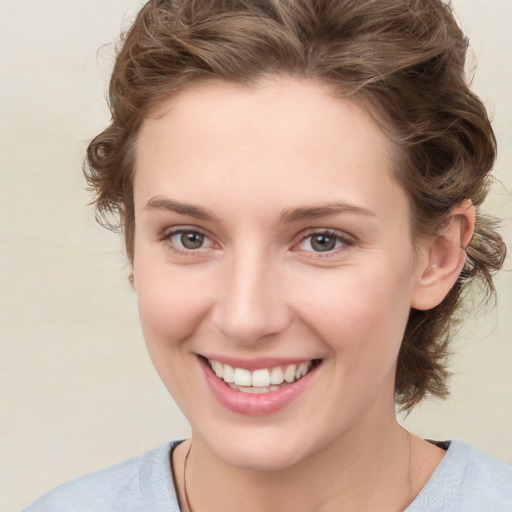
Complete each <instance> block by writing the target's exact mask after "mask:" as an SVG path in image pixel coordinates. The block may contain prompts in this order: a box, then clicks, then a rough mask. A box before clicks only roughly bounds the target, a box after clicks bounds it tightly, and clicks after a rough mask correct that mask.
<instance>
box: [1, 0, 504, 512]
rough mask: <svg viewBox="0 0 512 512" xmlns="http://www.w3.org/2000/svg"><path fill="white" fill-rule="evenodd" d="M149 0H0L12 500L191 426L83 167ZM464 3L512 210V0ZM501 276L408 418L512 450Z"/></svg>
mask: <svg viewBox="0 0 512 512" xmlns="http://www.w3.org/2000/svg"><path fill="white" fill-rule="evenodd" d="M140 4H141V2H140V1H139V0H25V1H24V2H20V1H19V0H3V1H1V2H0V48H1V51H0V69H1V70H2V80H1V81H0V97H1V98H2V101H1V104H2V106H1V114H0V137H1V138H0V141H1V151H0V209H1V210H0V251H1V264H0V301H1V302H0V336H1V345H0V349H1V354H0V371H1V377H0V378H1V381H0V407H1V419H0V464H1V470H0V485H1V487H0V511H1V512H10V511H15V510H18V509H19V508H20V507H22V506H23V505H26V504H28V503H29V502H30V501H32V500H33V499H35V498H37V497H38V496H39V495H41V494H42V493H43V492H45V491H46V490H48V489H50V488H52V487H54V486H56V485H57V484H59V483H61V482H64V481H66V480H68V479H70V478H73V477H76V476H79V475H81V474H84V473H86V472H89V471H92V470H94V469H97V468H100V467H103V466H106V465H109V464H112V463H114V462H117V461H120V460H123V459H125V458H128V457H130V456H132V455H136V454H139V453H142V452H144V451H146V450H148V449H150V448H152V447H154V446H157V445H159V444H161V443H164V442H166V441H168V440H171V439H174V438H181V437H184V436H187V433H188V426H187V423H186V421H185V420H184V419H183V417H182V416H181V414H180V413H179V411H178V410H177V408H176V406H175V405H174V404H173V402H172V399H171V398H170V397H169V396H168V395H167V392H166V391H165V389H164V387H163V386H162V385H161V384H160V382H159V380H158V378H157V376H156V374H155V372H154V371H153V369H152V367H151V364H150V362H149V359H148V357H147V355H146V351H145V347H144V343H143V340H142V336H141V333H140V329H139V326H138V318H137V311H136V300H135V296H134V294H133V293H132V291H131V289H130V288H129V286H128V282H127V275H128V269H127V266H126V260H125V257H124V255H123V252H122V244H121V241H120V240H119V238H118V237H117V236H116V235H113V234H110V233H108V232H105V231H104V230H102V229H101V228H99V227H98V226H96V225H95V223H94V221H93V213H92V212H91V209H90V208H87V206H86V203H87V201H88V194H87V192H86V191H85V190H84V181H83V178H82V175H81V163H82V160H83V156H84V150H85V147H86V144H87V140H88V139H89V138H90V137H92V136H93V135H94V134H95V133H96V132H97V131H99V130H100V129H102V127H103V126H104V124H105V123H106V121H107V119H108V111H107V108H106V105H105V101H104V95H105V91H106V84H107V80H108V75H109V71H110V69H111V65H112V55H113V45H112V44H110V43H111V42H112V41H113V40H114V39H115V38H116V36H117V34H118V33H119V30H120V28H121V27H122V26H126V25H127V24H128V23H129V21H130V20H131V19H132V18H133V17H134V15H135V14H136V12H137V9H138V7H139V6H140ZM454 5H455V8H456V10H457V12H458V14H459V18H460V20H461V22H462V24H463V26H464V28H465V30H466V31H467V33H468V34H469V35H470V37H471V40H472V48H473V51H474V53H475V57H474V58H473V59H472V62H473V63H474V62H475V61H476V62H478V67H477V72H476V77H475V79H474V88H475V89H476V91H477V92H478V93H479V94H481V95H482V97H483V98H484V100H485V102H486V104H487V106H488V108H489V110H490V111H491V113H492V117H493V118H494V127H495V129H496V132H497V135H498V139H499V140H500V142H501V145H500V158H499V162H498V165H497V167H496V172H495V174H496V176H497V177H498V178H499V179H500V180H501V181H502V182H503V185H504V186H501V185H498V186H496V187H495V189H494V192H493V197H492V199H491V201H490V202H489V207H488V209H489V210H490V211H491V212H493V213H495V214H497V215H499V216H502V217H506V218H508V219H511V218H512V199H511V195H510V193H509V192H507V191H506V189H505V187H506V188H508V190H512V171H511V168H512V93H511V88H512V85H511V84H512V66H511V60H510V59H511V54H512V35H511V33H510V26H509V25H510V20H511V19H512V2H510V0H457V1H455V2H454ZM511 224H512V223H511V222H510V221H508V223H507V224H506V226H505V227H504V229H503V233H504V235H505V238H506V239H507V241H508V243H509V246H510V242H511V241H512V227H511ZM507 267H508V269H510V268H511V267H512V265H511V263H510V258H509V260H508V263H507ZM497 285H498V290H499V295H500V301H499V306H498V308H497V309H496V310H493V311H491V312H490V314H488V315H487V316H486V317H485V318H484V317H478V318H475V317H474V315H470V318H469V319H468V320H467V321H466V322H465V324H464V327H463V330H462V332H461V333H460V335H459V336H458V337H457V340H456V342H455V344H454V347H456V349H457V354H456V356H455V357H453V360H452V370H453V372H454V373H455V376H454V378H453V382H452V391H453V396H452V398H451V399H450V400H448V401H447V402H445V403H440V402H431V403H427V404H425V405H424V406H422V407H421V408H419V409H418V410H417V411H415V412H414V413H413V414H412V415H411V416H410V417H409V418H407V419H406V420H405V422H406V425H407V426H409V427H410V428H411V429H413V430H415V431H416V432H419V433H420V434H422V435H424V436H427V437H431V438H437V439H450V438H458V439H463V440H465V441H468V442H470V443H471V444H473V445H475V446H476V447H478V448H479V449H481V450H483V451H485V452H488V453H490V454H492V455H493V456H495V457H497V458H499V459H501V460H503V461H505V462H507V463H509V464H512V434H511V431H512V389H511V388H512V342H511V336H510V332H511V328H512V321H511V318H512V315H511V313H512V276H511V273H510V272H509V273H502V275H501V276H500V278H499V279H498V282H497Z"/></svg>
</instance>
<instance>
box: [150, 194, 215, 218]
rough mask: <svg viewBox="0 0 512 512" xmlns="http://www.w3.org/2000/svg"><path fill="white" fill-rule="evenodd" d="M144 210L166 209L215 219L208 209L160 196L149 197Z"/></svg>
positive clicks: (196, 216)
mask: <svg viewBox="0 0 512 512" xmlns="http://www.w3.org/2000/svg"><path fill="white" fill-rule="evenodd" d="M144 210H167V211H170V212H175V213H179V214H181V215H187V216H189V217H193V218H194V219H199V220H207V221H217V219H216V217H215V215H213V213H211V212H209V211H208V210H205V209H203V208H199V207H198V206H193V205H191V204H186V203H179V202H178V201H173V200H172V199H166V198H162V197H153V198H152V199H150V200H149V201H148V202H147V203H146V206H144Z"/></svg>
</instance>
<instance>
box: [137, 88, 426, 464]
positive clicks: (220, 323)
mask: <svg viewBox="0 0 512 512" xmlns="http://www.w3.org/2000/svg"><path fill="white" fill-rule="evenodd" d="M391 150H392V148H391V145H390V143H389V141H388V140H387V139H386V138H385V137H384V135H383V134H382V133H381V132H380V130H379V129H378V128H377V126H376V125H375V123H374V122H373V121H372V120H371V118H370V117H369V116H368V115H367V114H365V113H364V112H363V111H362V110H360V109H359V108H358V107H356V106H355V105H354V104H352V103H351V102H349V101H344V100H340V99H335V98H333V97H332V96H330V95H329V94H328V93H327V92H326V90H325V89H324V88H323V87H322V86H320V85H319V84H317V83H312V82H307V81H298V80H292V79H287V80H285V79H276V80H275V81H269V82H266V83H262V84H261V85H260V86H259V87H258V88H257V89H244V88H240V87H237V86H235V85H231V84H228V83H220V82H217V83H213V82H210V83H206V84H202V85H199V86H196V87H195V88H191V89H189V90H186V91H185V92H182V93H180V94H179V95H177V96H175V97H173V98H171V99H169V100H168V101H167V102H165V103H163V104H162V105H161V106H160V108H159V110H158V112H157V113H156V114H155V116H153V117H152V118H151V119H148V120H147V121H146V122H145V124H144V125H143V128H142V131H141V134H140V139H139V143H138V147H137V162H136V174H135V181H134V188H135V212H136V232H135V250H134V254H135V256H134V262H133V270H134V287H135V290H136V292H137V295H138V302H139V308H140V317H141V323H142V328H143V332H144V336H145V339H146V343H147V346H148V350H149V353H150V355H151V358H152V360H153V362H154V364H155V367H156V369H157V371H158V373H159V374H160V377H161V378H162V380H163V382H164V383H165V385H166V386H167V388H168V389H169V391H170V392H171V394H172V396H173V397H174V398H175V400H176V402H177V403H178V405H179V406H180V407H181V409H182V410H183V412H184V414H185V415H186V416H187V418H188V420H189V421H190V423H191V426H192V431H193V436H194V442H196V440H197V443H199V444H202V446H204V447H206V448H207V449H209V450H210V451H211V452H212V453H213V454H214V455H217V456H218V457H220V458H221V459H223V460H224V461H226V462H228V463H229V464H232V465H234V466H237V467H243V468H248V469H260V470H271V469H277V468H285V467H290V466H291V465H293V464H294V463H298V462H300V461H302V460H304V459H305V458H306V457H308V456H309V455H312V454H314V453H315V452H317V451H319V450H323V449H325V448H329V447H330V446H333V443H343V442H344V441H347V440H349V439H351V440H352V441H353V440H355V439H358V436H359V437H361V438H363V436H364V437H366V438H367V436H370V435H372V433H374V432H375V431H376V430H377V429H382V428H384V427H385V425H386V424H387V423H389V421H391V420H392V418H394V375H395V366H396V359H397V354H398V350H399V347H400V343H401V340H402V336H403V332H404V329H405V325H406V322H407V318H408V314H409V310H410V307H411V304H412V302H413V297H414V293H415V286H416V283H417V281H418V276H419V275H420V274H421V264H420V260H421V257H418V258H415V257H414V251H413V245H412V241H411V235H410V233H411V229H410V225H409V218H410V215H409V206H408V201H407V197H406V195H405V193H404V191H403V189H402V188H401V187H400V186H399V185H398V183H397V182H396V181H395V180H394V179H393V178H392V173H391V155H390V153H391ZM210 364H211V365H213V366H214V370H215V371H216V372H217V373H218V375H220V376H221V378H220V377H218V376H217V375H215V374H214V371H213V370H212V369H211V368H210ZM292 367H293V368H292ZM297 371H298V373H297ZM306 371H308V373H306V374H305V375H304V376H302V377H301V378H299V379H298V380H296V378H297V375H298V376H300V375H301V373H304V372H306ZM283 379H284V380H283ZM225 381H228V383H226V382H225ZM229 381H231V382H229ZM288 381H293V382H288Z"/></svg>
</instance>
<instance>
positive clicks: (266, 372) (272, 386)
mask: <svg viewBox="0 0 512 512" xmlns="http://www.w3.org/2000/svg"><path fill="white" fill-rule="evenodd" d="M203 359H204V360H205V361H206V363H207V364H208V366H209V368H210V369H211V371H212V373H214V374H215V376H216V377H217V378H218V379H219V380H221V381H223V382H224V383H225V384H226V386H228V387H229V388H231V389H233V390H235V391H240V392H242V393H247V394H264V393H272V392H275V391H279V390H280V389H283V388H285V387H287V386H290V385H291V384H293V383H295V382H297V381H299V380H300V379H302V378H303V377H305V376H306V375H307V374H308V373H309V372H310V371H312V370H313V369H314V368H316V367H317V366H318V365H319V364H320V363H321V359H311V360H308V361H302V362H297V363H294V364H285V365H277V366H271V367H267V368H257V369H254V370H249V369H247V368H242V367H235V366H232V365H229V364H226V363H222V362H220V361H216V360H214V359H207V358H203Z"/></svg>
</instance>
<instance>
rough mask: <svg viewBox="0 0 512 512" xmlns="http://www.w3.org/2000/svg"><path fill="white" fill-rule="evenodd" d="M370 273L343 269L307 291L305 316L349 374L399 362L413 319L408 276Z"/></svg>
mask: <svg viewBox="0 0 512 512" xmlns="http://www.w3.org/2000/svg"><path fill="white" fill-rule="evenodd" d="M368 268H369V267H366V269H367V271H366V272H358V271H356V269H342V270H340V271H337V273H336V274H333V275H331V277H330V279H329V280H325V281H324V282H323V283H322V284H313V283H309V286H308V285H307V284H306V283H303V287H304V289H308V294H307V297H305V298H304V300H303V301H302V303H301V304H302V305H301V308H302V313H301V316H302V318H303V319H305V321H306V323H307V324H308V325H309V327H310V328H311V329H313V330H314V331H315V332H316V333H317V334H318V336H319V337H320V338H321V339H323V340H324V341H325V342H326V344H327V345H328V346H329V348H330V350H331V351H332V352H333V353H335V355H336V356H339V357H340V358H341V360H342V362H343V366H344V368H345V370H346V371H354V372H355V373H356V372H358V371H359V372H360V371H361V364H362V363H364V364H366V365H367V367H368V369H369V370H370V369H371V370H373V371H375V370H377V369H378V368H382V367H383V366H386V365H385V364H383V363H384V361H387V366H389V365H390V364H394V362H395V359H396V356H397V353H398V349H399V347H400V344H401V341H402V337H403V333H404V329H405V326H406V323H407V318H408V315H409V310H410V306H409V282H408V279H407V276H406V275H405V274H404V275H397V273H395V275H389V273H385V272H384V271H379V268H376V267H375V266H374V268H373V269H372V270H371V271H368Z"/></svg>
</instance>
